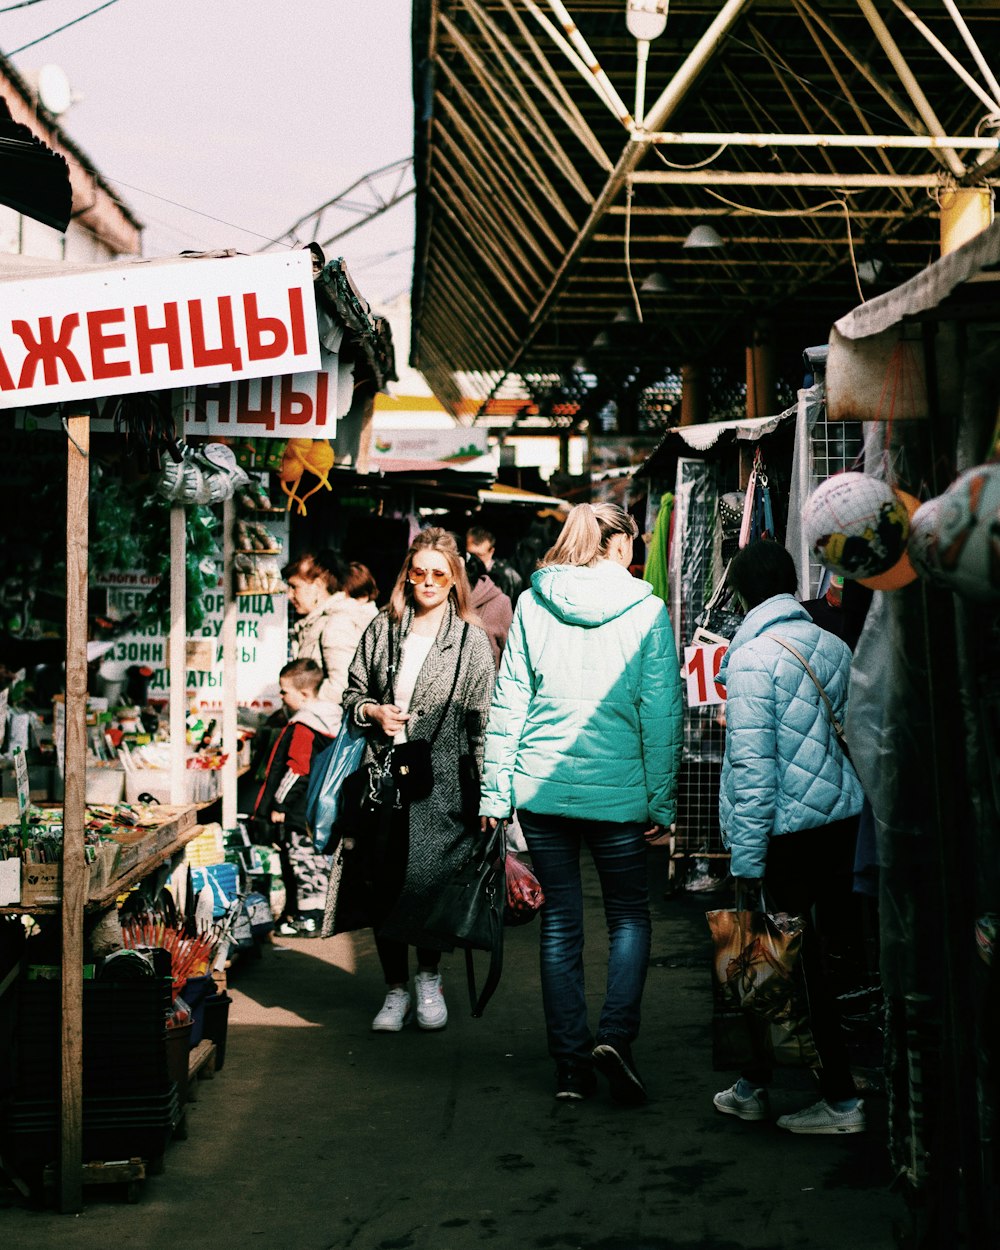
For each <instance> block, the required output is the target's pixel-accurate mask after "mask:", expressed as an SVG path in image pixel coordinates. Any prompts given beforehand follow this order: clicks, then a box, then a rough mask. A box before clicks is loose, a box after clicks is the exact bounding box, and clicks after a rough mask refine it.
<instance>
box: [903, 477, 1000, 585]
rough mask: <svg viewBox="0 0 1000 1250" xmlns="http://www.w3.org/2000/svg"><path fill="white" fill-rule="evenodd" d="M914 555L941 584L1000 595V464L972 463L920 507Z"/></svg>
mask: <svg viewBox="0 0 1000 1250" xmlns="http://www.w3.org/2000/svg"><path fill="white" fill-rule="evenodd" d="M910 560H911V561H912V563H913V567H914V568H915V569H916V570H917V573H918V574H919V575H920V576H921V577H923V578H925V579H926V580H927V581H930V582H933V583H934V584H935V585H936V586H942V587H944V588H945V589H947V590H954V591H955V592H956V593H958V594H960V595H963V596H964V597H965V598H967V599H978V600H980V601H983V602H992V601H996V600H1000V464H981V465H977V467H976V468H974V469H967V470H966V471H965V472H964V473H962V474H961V475H960V476H959V477H957V478H956V479H955V481H954V482H952V484H951V485H950V486H949V487H948V489H947V490H946V491H945V492H944V494H943V495H938V496H937V498H936V499H930V500H928V502H927V503H925V504H923V506H922V507H920V508H919V509H918V510H917V513H916V515H915V516H914V518H913V524H912V536H911V539H910Z"/></svg>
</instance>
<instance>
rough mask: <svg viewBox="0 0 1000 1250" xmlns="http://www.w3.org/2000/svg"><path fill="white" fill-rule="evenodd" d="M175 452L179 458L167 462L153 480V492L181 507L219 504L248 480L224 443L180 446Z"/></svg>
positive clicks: (183, 444)
mask: <svg viewBox="0 0 1000 1250" xmlns="http://www.w3.org/2000/svg"><path fill="white" fill-rule="evenodd" d="M179 450H180V459H179V460H174V459H172V458H171V459H169V460H168V461H167V462H166V463H165V464H164V465H163V467H162V468H161V470H160V474H159V477H158V478H157V481H156V491H157V493H158V494H159V495H161V496H162V497H163V498H164V499H167V500H169V501H170V502H171V503H180V504H183V505H184V506H185V507H191V506H192V505H196V504H197V505H201V506H204V505H211V504H217V503H222V502H223V500H226V499H231V498H232V497H233V495H234V494H235V492H236V490H237V489H239V488H240V487H243V486H246V485H247V483H248V482H249V480H250V479H249V477H248V476H247V474H246V473H245V472H244V471H243V470H242V469H241V468H240V467H239V465H238V464H237V463H236V456H235V455H234V454H233V450H232V448H231V447H227V446H226V445H225V444H224V443H207V444H206V445H205V446H203V447H192V446H191V445H190V444H189V443H182V444H180V448H179Z"/></svg>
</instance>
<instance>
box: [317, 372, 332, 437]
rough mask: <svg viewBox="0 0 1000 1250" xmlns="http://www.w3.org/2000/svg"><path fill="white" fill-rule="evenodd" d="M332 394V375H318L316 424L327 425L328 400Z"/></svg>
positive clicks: (321, 373)
mask: <svg viewBox="0 0 1000 1250" xmlns="http://www.w3.org/2000/svg"><path fill="white" fill-rule="evenodd" d="M329 394H330V375H329V374H328V373H323V372H322V371H321V372H320V373H317V374H316V424H317V425H318V426H319V425H326V417H327V400H328V397H329Z"/></svg>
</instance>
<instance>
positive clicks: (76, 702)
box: [59, 415, 90, 1213]
mask: <svg viewBox="0 0 1000 1250" xmlns="http://www.w3.org/2000/svg"><path fill="white" fill-rule="evenodd" d="M67 434H68V436H69V437H68V439H67V442H66V739H65V755H64V767H65V770H66V789H65V798H64V800H63V802H64V807H63V855H62V977H61V986H62V1017H61V1022H62V1033H61V1050H62V1083H61V1094H62V1099H61V1123H60V1145H59V1209H60V1211H65V1212H67V1213H75V1212H77V1211H80V1210H81V1209H82V1207H83V908H84V904H85V903H86V901H87V865H86V863H85V861H84V854H83V836H84V828H85V825H86V822H87V592H88V578H87V557H88V551H89V519H90V518H89V509H90V416H89V415H83V416H71V417H69V418H68V420H67Z"/></svg>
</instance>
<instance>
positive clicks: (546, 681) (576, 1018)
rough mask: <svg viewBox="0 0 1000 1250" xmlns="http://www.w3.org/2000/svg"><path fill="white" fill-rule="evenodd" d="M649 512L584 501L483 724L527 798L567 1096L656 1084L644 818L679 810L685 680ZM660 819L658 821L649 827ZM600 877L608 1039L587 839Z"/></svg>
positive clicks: (498, 788) (524, 601)
mask: <svg viewBox="0 0 1000 1250" xmlns="http://www.w3.org/2000/svg"><path fill="white" fill-rule="evenodd" d="M636 535H637V527H636V524H635V522H634V521H633V520H632V518H631V517H630V516H629V515H628V513H627V512H624V511H622V509H621V508H618V507H615V506H614V505H613V504H596V505H594V504H580V505H578V506H577V507H576V508H574V509H573V510H572V511H571V512H570V514H569V517H568V518H567V521H566V524H565V526H564V527H563V531H562V533H561V534H560V536H559V539H558V541H557V542H556V545H555V546H554V547H553V548H552V550H551V551H549V552H548V553H547V555H546V556H545V558H544V560H543V562H542V567H541V568H540V569H539V570H538V572H536V573H535V574H534V576H533V577H532V579H531V589H530V590H529V591H526V592H525V593H523V594H522V595H521V596H520V598H519V599H518V601H517V609H516V611H515V614H514V621H513V624H512V625H511V629H510V633H509V635H508V638H507V647H506V649H505V651H504V655H503V660H502V662H501V666H500V675H499V678H498V680H497V685H496V691H495V694H494V698H493V706H492V709H491V711H490V719H489V725H488V728H487V731H486V746H485V764H484V773H483V791H482V805H481V807H480V811H481V813H482V815H483V817H484V820H485V819H488V820H490V821H492V822H493V823H495V822H496V821H497V820H503V819H506V818H507V817H509V816H510V814H511V812H512V811H513V810H514V808H517V811H518V815H519V818H520V822H521V828H522V829H523V830H524V835H525V838H526V840H527V843H528V849H529V851H530V852H531V859H532V866H533V867H534V870H535V872H536V874H537V876H538V879H539V881H540V882H541V886H542V889H543V891H544V892H545V906H544V908H543V909H542V924H541V930H542V932H541V969H542V997H543V1002H544V1007H545V1020H546V1026H547V1031H548V1042H549V1053H550V1054H551V1055H552V1057H553V1058H554V1059H555V1061H556V1097H557V1098H564V1099H565V1098H586V1097H589V1096H590V1095H592V1094H593V1093H594V1092H595V1091H596V1077H595V1074H594V1065H595V1064H596V1065H597V1066H598V1067H599V1068H600V1069H601V1070H602V1071H603V1072H604V1073H605V1075H606V1076H607V1077H608V1079H609V1081H610V1083H611V1092H612V1095H613V1097H614V1098H615V1099H616V1100H617V1101H618V1102H621V1103H625V1104H632V1105H637V1104H639V1103H641V1102H644V1101H645V1098H646V1093H645V1089H644V1087H643V1084H642V1081H641V1080H640V1078H639V1076H638V1073H637V1072H636V1069H635V1064H634V1062H633V1060H632V1055H631V1049H630V1047H631V1043H632V1042H633V1041H634V1040H635V1037H636V1035H637V1033H638V1031H639V1006H640V1000H641V997H642V990H643V984H644V982H645V976H646V966H647V963H648V960H649V944H650V920H649V898H648V889H647V883H646V850H645V843H644V834H655V832H656V831H657V830H656V828H655V827H656V826H661V825H662V826H667V827H669V826H670V825H671V824H672V823H673V821H674V815H675V801H674V792H675V788H676V780H677V769H678V764H679V759H680V750H681V714H682V705H681V692H680V674H679V671H678V665H677V653H676V649H675V647H674V638H673V630H672V628H671V625H670V618H669V617H668V615H667V610H666V608H665V607H664V605H663V603H662V602H661V601H660V600H659V599H657V598H655V597H654V596H653V595H652V588H651V587H650V586H649V585H648V584H647V583H645V582H640V581H637V580H636V579H635V578H633V577H631V576H630V575H629V573H628V566H629V564H631V562H632V545H633V541H634V539H635V537H636ZM650 825H653V826H654V829H652V830H651V829H650ZM584 843H586V844H587V846H588V847H589V848H590V851H591V854H592V855H593V858H594V863H595V865H596V867H597V871H598V874H599V876H600V879H601V890H602V893H603V897H604V909H605V914H606V917H607V923H608V932H609V940H610V949H609V963H608V983H607V995H606V998H605V1002H604V1007H603V1010H602V1012H601V1017H600V1021H599V1024H598V1029H597V1035H596V1042H595V1040H594V1039H593V1038H592V1037H591V1034H590V1031H589V1028H588V1025H587V1009H586V1002H585V998H584V979H583V895H582V887H581V881H580V849H581V846H582V845H583V844H584Z"/></svg>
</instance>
